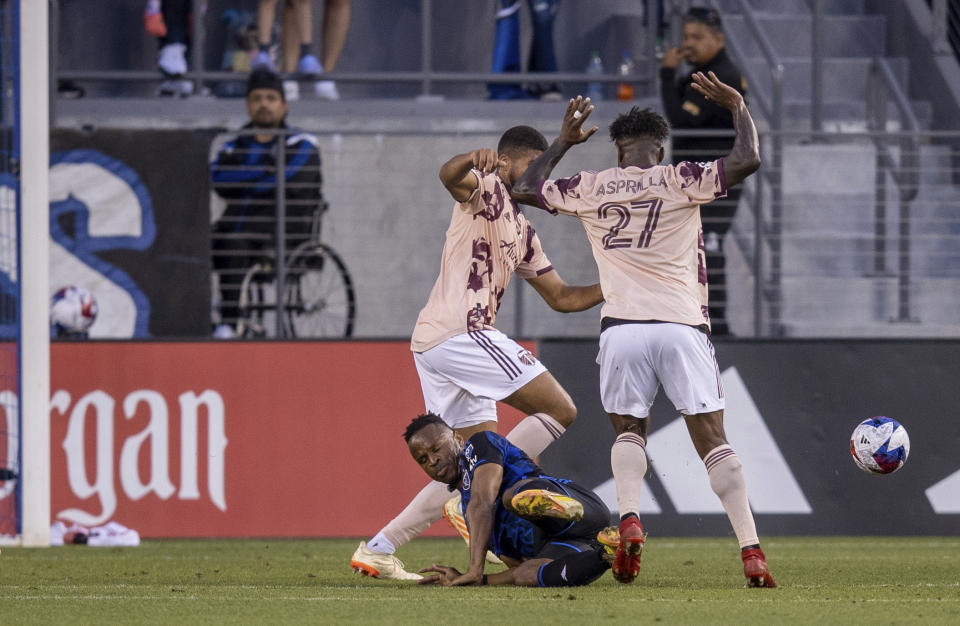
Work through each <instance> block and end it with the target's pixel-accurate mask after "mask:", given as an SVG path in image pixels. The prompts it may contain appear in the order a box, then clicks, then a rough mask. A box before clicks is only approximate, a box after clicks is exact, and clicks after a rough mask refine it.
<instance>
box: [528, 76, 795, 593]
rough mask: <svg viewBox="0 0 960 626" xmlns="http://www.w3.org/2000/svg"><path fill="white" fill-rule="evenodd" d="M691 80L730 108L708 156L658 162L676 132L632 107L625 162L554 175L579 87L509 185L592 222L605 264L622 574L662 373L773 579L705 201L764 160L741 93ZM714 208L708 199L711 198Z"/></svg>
mask: <svg viewBox="0 0 960 626" xmlns="http://www.w3.org/2000/svg"><path fill="white" fill-rule="evenodd" d="M694 86H695V88H696V89H697V90H698V91H700V93H702V94H703V95H705V96H706V97H708V98H710V99H711V100H713V101H715V102H716V103H717V104H719V105H720V106H723V107H725V108H727V109H729V110H730V111H731V112H732V113H733V121H734V127H735V131H736V139H735V142H734V145H733V148H732V149H731V151H730V153H729V154H728V155H726V156H725V157H723V158H720V159H718V160H716V161H711V162H709V163H690V162H682V163H679V164H677V165H659V163H660V161H661V160H663V156H664V150H663V144H664V142H665V141H666V139H667V136H668V135H669V127H668V125H667V123H666V121H665V120H664V119H663V118H662V117H661V116H660V115H658V114H657V113H655V112H654V111H652V110H650V109H647V110H644V111H641V110H639V109H638V108H636V107H634V108H633V109H631V110H630V112H629V113H626V114H623V115H620V116H619V117H618V118H617V119H616V120H615V121H614V122H613V124H611V125H610V138H611V139H612V140H613V141H614V142H615V143H616V146H617V157H618V164H619V167H614V168H611V169H607V170H603V171H600V172H593V171H583V172H579V173H578V174H576V175H574V176H571V177H569V178H561V179H557V180H547V176H549V174H550V172H551V171H552V169H553V167H554V166H555V165H556V164H557V162H559V160H560V158H561V157H562V156H563V155H564V154H565V153H566V151H567V150H568V149H569V148H570V147H571V146H573V145H575V144H578V143H582V142H584V141H586V140H587V139H588V138H589V137H590V136H591V135H592V134H593V133H594V132H596V130H597V127H596V126H594V127H592V128H591V129H589V130H587V131H584V130H583V128H582V127H583V123H584V121H585V120H586V119H587V118H588V117H589V115H590V113H591V112H592V111H593V106H592V105H590V102H589V99H587V100H584V99H582V98H580V97H578V98H577V99H576V100H571V101H570V103H569V105H568V106H567V111H566V113H565V115H564V118H563V125H562V128H561V131H560V136H559V137H558V138H557V139H556V141H554V142H553V145H551V146H550V148H548V149H547V150H546V151H545V152H544V153H543V155H541V156H540V157H539V158H538V159H537V160H536V161H534V162H533V163H532V164H531V165H530V167H529V169H528V170H527V171H526V173H525V174H524V175H523V176H522V177H521V178H520V179H519V180H518V181H517V182H516V184H515V185H514V187H513V190H512V192H513V194H514V198H515V199H516V200H517V201H519V202H523V203H528V204H532V205H539V206H540V207H541V208H544V209H546V210H547V211H549V212H550V213H553V214H556V213H564V214H567V215H573V216H576V217H578V218H580V220H581V221H582V222H583V225H584V229H585V230H586V232H587V238H588V239H589V240H590V245H591V247H592V249H593V256H594V259H596V262H597V267H598V269H599V272H600V284H601V285H602V287H603V294H604V297H605V299H606V303H605V304H604V306H603V310H602V313H601V318H602V320H601V326H600V328H601V333H600V352H599V354H598V356H597V363H598V364H599V365H600V393H601V398H602V400H603V406H604V409H605V410H606V411H607V412H608V413H609V414H610V420H611V421H612V423H613V426H614V429H615V430H616V433H617V438H616V441H615V442H614V444H613V448H612V450H611V452H610V460H611V465H612V467H613V476H614V478H615V480H616V484H617V504H618V506H619V509H620V513H621V516H622V517H621V524H620V548H619V549H618V551H617V558H616V560H615V561H614V564H613V575H614V577H615V578H616V579H617V580H619V581H621V582H632V581H633V580H634V579H635V578H636V576H637V573H638V572H639V570H640V553H641V551H642V549H643V543H644V540H645V537H646V535H645V533H644V532H643V527H642V526H641V524H640V520H639V517H638V511H639V504H640V481H641V480H642V479H643V476H644V474H645V473H646V471H647V457H646V452H645V449H644V448H645V446H646V434H647V421H648V420H647V417H648V416H649V411H650V406H651V405H652V404H653V400H654V397H655V396H656V393H657V389H658V387H659V386H660V385H661V384H662V385H663V388H664V391H665V392H666V394H667V397H668V398H669V399H670V401H671V402H673V404H674V406H675V407H676V408H677V410H678V411H679V412H680V413H681V414H682V415H683V417H684V420H685V421H686V424H687V429H688V431H689V433H690V438H691V439H692V440H693V445H694V447H695V448H696V450H697V454H699V455H700V458H701V459H703V462H704V464H705V465H706V468H707V475H708V477H709V479H710V486H711V487H712V488H713V491H714V493H716V494H717V496H718V497H719V498H720V501H721V502H722V503H723V507H724V510H725V511H726V512H727V516H728V517H729V518H730V522H731V524H732V525H733V530H734V532H735V533H736V535H737V539H738V540H739V542H740V547H741V549H742V550H741V557H742V559H743V563H744V573H745V574H746V576H747V579H748V584H749V585H750V586H755V587H758V586H766V587H775V586H776V583H775V582H774V580H773V577H772V576H771V575H770V570H769V569H768V568H767V563H766V558H765V556H764V554H763V552H762V551H761V550H760V545H759V541H758V539H757V531H756V526H755V523H754V519H753V513H752V512H751V510H750V504H749V502H748V501H747V488H746V483H745V480H744V476H743V468H742V466H741V464H740V460H739V459H738V458H737V455H736V454H735V453H734V451H733V449H732V448H731V447H730V445H729V444H728V443H727V439H726V435H725V433H724V430H723V408H724V399H723V388H722V386H721V383H720V372H719V368H718V367H717V362H716V358H715V357H714V353H713V345H712V344H711V342H710V338H709V332H710V319H709V315H708V312H707V274H706V269H705V266H704V250H703V233H702V229H701V223H700V205H701V204H705V203H708V202H710V201H712V200H713V199H715V198H719V197H722V196H723V195H724V194H725V193H726V191H727V188H728V187H730V186H731V185H736V184H737V183H739V182H741V181H742V180H743V179H745V178H746V177H747V176H749V175H750V174H752V173H753V172H755V171H756V170H757V169H758V168H759V167H760V154H759V147H758V139H757V130H756V128H755V127H754V124H753V120H752V119H751V117H750V113H749V111H747V107H746V105H745V104H744V102H743V98H742V97H741V95H740V94H739V93H738V92H737V91H736V90H735V89H733V88H731V87H729V86H728V85H726V84H724V83H722V82H721V81H719V80H718V79H717V77H716V76H715V75H714V74H713V73H712V72H711V73H710V74H709V76H705V75H704V74H702V73H697V74H696V75H695V76H694ZM708 209H709V207H708Z"/></svg>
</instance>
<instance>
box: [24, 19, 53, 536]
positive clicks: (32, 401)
mask: <svg viewBox="0 0 960 626" xmlns="http://www.w3.org/2000/svg"><path fill="white" fill-rule="evenodd" d="M18 1H19V9H20V32H19V33H18V37H19V42H18V43H19V48H20V55H19V56H20V72H19V77H20V102H19V107H20V146H21V161H20V215H21V219H20V233H19V235H20V278H21V283H20V289H21V291H20V294H21V297H20V307H21V308H20V324H21V326H20V333H21V334H20V346H21V349H20V377H21V378H20V381H21V382H20V389H21V398H20V411H21V413H20V416H21V420H20V427H21V430H20V434H21V444H22V445H21V448H20V459H21V462H20V471H21V475H20V480H21V483H20V484H21V498H22V499H21V533H20V536H21V543H22V545H24V546H49V545H50V323H49V319H50V202H49V197H50V193H49V188H48V173H49V169H50V128H49V124H50V119H49V97H50V96H49V89H50V87H49V85H50V83H49V41H48V37H49V35H48V33H49V10H48V7H49V3H48V2H47V1H46V0H18Z"/></svg>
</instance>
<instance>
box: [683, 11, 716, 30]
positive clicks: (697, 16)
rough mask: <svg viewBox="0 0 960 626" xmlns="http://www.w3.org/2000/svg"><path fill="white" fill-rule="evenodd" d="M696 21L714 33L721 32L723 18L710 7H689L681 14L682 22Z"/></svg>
mask: <svg viewBox="0 0 960 626" xmlns="http://www.w3.org/2000/svg"><path fill="white" fill-rule="evenodd" d="M689 22H696V23H697V24H703V25H704V26H706V27H707V28H709V29H710V30H712V31H714V32H715V33H722V32H723V20H722V19H720V14H719V13H718V12H717V11H716V10H715V9H711V8H710V7H690V8H689V9H688V10H687V12H686V13H684V15H683V23H684V24H687V23H689Z"/></svg>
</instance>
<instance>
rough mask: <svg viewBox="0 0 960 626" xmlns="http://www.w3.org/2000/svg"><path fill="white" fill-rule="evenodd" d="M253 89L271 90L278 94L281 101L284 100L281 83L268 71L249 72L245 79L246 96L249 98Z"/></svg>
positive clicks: (277, 77) (278, 78)
mask: <svg viewBox="0 0 960 626" xmlns="http://www.w3.org/2000/svg"><path fill="white" fill-rule="evenodd" d="M254 89H272V90H273V91H276V92H277V93H279V94H280V99H281V100H286V95H285V94H284V93H283V81H282V80H281V79H280V77H279V76H277V75H276V74H274V73H273V72H271V71H270V70H254V71H252V72H250V76H248V77H247V94H246V95H248V96H249V95H250V92H251V91H253V90H254Z"/></svg>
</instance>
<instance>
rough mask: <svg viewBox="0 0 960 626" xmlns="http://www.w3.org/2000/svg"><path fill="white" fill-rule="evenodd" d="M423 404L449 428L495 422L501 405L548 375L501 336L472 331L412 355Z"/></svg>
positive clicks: (495, 331)
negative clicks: (541, 376)
mask: <svg viewBox="0 0 960 626" xmlns="http://www.w3.org/2000/svg"><path fill="white" fill-rule="evenodd" d="M413 362H414V363H415V364H416V366H417V373H418V374H419V375H420V387H421V388H422V389H423V402H424V405H425V406H426V409H427V411H429V412H431V413H436V414H437V415H439V416H440V417H442V418H443V421H445V422H446V423H447V424H449V425H450V427H452V428H466V427H468V426H473V425H475V424H479V423H480V422H488V421H493V422H495V421H497V402H496V401H497V400H502V399H504V398H506V397H507V396H509V395H510V394H512V393H513V392H514V391H516V390H517V389H520V388H521V387H523V386H524V385H526V384H527V383H528V382H530V381H531V380H533V379H534V378H536V377H537V376H539V375H540V374H542V373H543V372H545V371H547V368H546V367H544V366H543V364H542V363H541V362H540V361H539V360H538V359H537V357H535V356H533V354H532V353H531V352H530V351H529V350H527V349H526V348H524V347H523V346H521V345H520V344H518V343H517V342H515V341H514V340H513V339H510V338H509V337H507V336H506V335H504V334H503V333H501V332H500V331H499V330H471V331H468V332H465V333H463V334H461V335H455V336H453V337H450V338H449V339H447V340H446V341H444V342H443V343H441V344H439V345H437V346H434V347H432V348H430V349H429V350H427V351H426V352H414V353H413Z"/></svg>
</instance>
